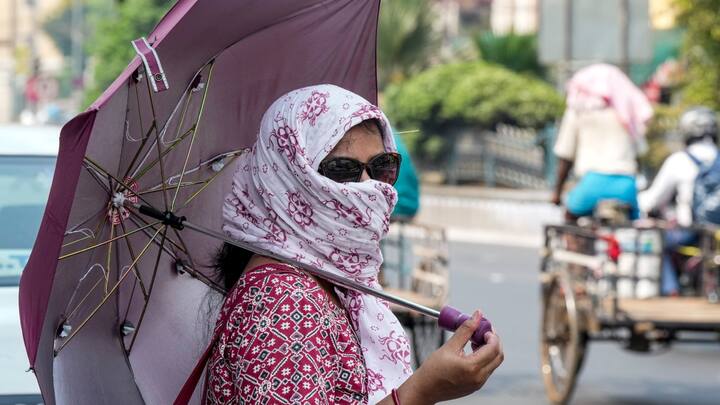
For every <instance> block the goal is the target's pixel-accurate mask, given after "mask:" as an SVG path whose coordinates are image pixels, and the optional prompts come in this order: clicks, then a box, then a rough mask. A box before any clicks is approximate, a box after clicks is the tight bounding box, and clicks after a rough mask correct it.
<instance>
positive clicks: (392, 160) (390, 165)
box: [318, 152, 402, 185]
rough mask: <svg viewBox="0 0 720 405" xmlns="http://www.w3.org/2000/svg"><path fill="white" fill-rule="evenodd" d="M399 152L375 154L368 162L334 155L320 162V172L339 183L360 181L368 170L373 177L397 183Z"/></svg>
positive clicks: (391, 183)
mask: <svg viewBox="0 0 720 405" xmlns="http://www.w3.org/2000/svg"><path fill="white" fill-rule="evenodd" d="M401 160H402V158H401V157H400V154H399V153H395V152H385V153H381V154H379V155H375V156H373V157H372V158H370V160H368V162H367V163H363V162H361V161H359V160H357V159H353V158H348V157H333V158H330V159H326V160H323V161H322V163H320V167H319V168H318V172H319V173H320V174H322V175H323V176H325V177H327V178H329V179H330V180H333V181H336V182H338V183H349V182H359V181H360V178H361V177H362V174H363V172H364V171H366V170H367V173H368V176H370V178H371V179H373V180H377V181H382V182H383V183H388V184H390V185H393V184H395V182H396V181H397V178H398V174H399V173H400V161H401Z"/></svg>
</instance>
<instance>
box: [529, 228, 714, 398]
mask: <svg viewBox="0 0 720 405" xmlns="http://www.w3.org/2000/svg"><path fill="white" fill-rule="evenodd" d="M693 230H694V231H696V232H697V233H698V235H699V245H698V246H699V247H695V248H686V249H684V250H685V252H684V253H685V254H687V255H690V256H692V257H691V258H692V259H693V260H691V262H692V263H693V264H692V271H691V272H690V274H689V275H687V274H686V275H685V280H684V283H685V285H684V288H683V293H682V295H681V296H679V297H668V296H661V295H660V285H661V283H662V272H661V271H660V266H661V264H662V261H663V260H667V258H663V243H664V242H663V241H664V232H665V230H664V229H663V228H661V227H658V226H648V227H644V228H639V227H633V226H631V225H630V224H627V223H625V224H619V223H598V222H595V223H593V224H590V225H587V226H575V225H559V226H555V225H551V226H547V227H546V228H545V245H544V248H543V249H542V261H541V268H540V271H541V285H542V294H541V297H542V317H541V322H542V323H541V334H540V335H541V342H540V352H541V353H540V354H541V373H542V376H543V380H544V384H545V388H546V393H547V397H548V399H549V400H550V401H551V402H552V403H555V404H566V403H568V402H569V401H570V398H571V396H572V393H573V389H574V388H575V385H576V382H577V379H578V376H579V374H580V370H581V368H582V365H583V361H584V359H585V354H586V352H587V350H588V345H589V344H590V343H591V342H593V341H616V342H619V343H621V344H622V345H624V348H625V349H627V350H631V351H636V352H651V351H654V350H657V349H658V348H661V347H665V348H668V347H670V345H671V344H672V343H674V342H693V343H708V344H719V343H720V304H718V303H717V301H718V293H719V291H718V274H719V273H718V270H719V268H720V232H719V231H717V230H715V229H707V228H693Z"/></svg>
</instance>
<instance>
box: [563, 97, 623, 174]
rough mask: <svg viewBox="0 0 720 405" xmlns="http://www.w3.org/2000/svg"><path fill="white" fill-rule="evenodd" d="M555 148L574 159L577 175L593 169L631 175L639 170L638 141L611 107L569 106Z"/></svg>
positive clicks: (600, 171) (606, 172)
mask: <svg viewBox="0 0 720 405" xmlns="http://www.w3.org/2000/svg"><path fill="white" fill-rule="evenodd" d="M553 151H554V152H555V155H557V156H558V157H560V158H562V159H565V160H570V161H572V162H574V165H573V167H574V171H575V174H576V175H577V176H578V177H580V176H582V175H584V174H585V173H587V172H590V171H592V172H598V173H604V174H628V175H634V174H635V173H636V172H637V161H636V159H635V158H636V147H635V142H634V141H633V139H632V137H631V136H630V134H629V133H628V132H627V130H625V127H624V126H623V125H622V123H621V122H620V120H619V119H618V117H617V114H616V113H615V111H614V110H613V109H612V108H600V109H589V110H581V111H576V110H575V109H572V108H568V109H567V110H566V111H565V115H564V116H563V119H562V123H561V124H560V130H559V131H558V137H557V141H556V142H555V148H554V149H553Z"/></svg>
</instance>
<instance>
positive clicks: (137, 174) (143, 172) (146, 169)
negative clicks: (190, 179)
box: [131, 126, 195, 180]
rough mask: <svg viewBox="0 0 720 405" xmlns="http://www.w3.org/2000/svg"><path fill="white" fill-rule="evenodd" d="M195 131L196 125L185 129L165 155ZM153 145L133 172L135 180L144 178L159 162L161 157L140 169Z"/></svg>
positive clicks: (166, 150)
mask: <svg viewBox="0 0 720 405" xmlns="http://www.w3.org/2000/svg"><path fill="white" fill-rule="evenodd" d="M193 131H195V127H194V126H192V127H190V129H188V130H187V131H185V133H183V134H182V135H181V136H180V137H179V138H177V139H175V140H174V141H173V142H172V143H171V144H170V145H169V146H168V147H167V148H166V149H165V150H164V151H163V157H164V156H165V155H167V154H168V153H170V152H171V151H172V150H173V149H175V148H176V147H177V146H178V144H180V142H182V141H184V140H185V138H187V136H188V135H190V133H192V132H193ZM154 146H155V145H153V147H154ZM153 147H150V148H149V149H148V151H147V152H146V153H145V157H144V158H143V160H142V162H140V164H139V165H138V167H137V168H136V169H135V172H134V173H133V174H132V176H131V177H132V178H133V179H134V180H139V179H140V178H142V177H143V176H144V175H146V174H147V173H148V172H149V171H150V169H152V168H153V167H155V165H156V164H157V163H158V162H159V159H158V158H155V159H154V160H153V161H152V162H150V163H148V165H147V166H145V167H143V168H142V169H140V167H141V166H142V165H143V164H144V163H145V160H146V159H147V158H148V157H149V156H150V153H151V151H152V148H153Z"/></svg>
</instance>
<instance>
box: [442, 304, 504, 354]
mask: <svg viewBox="0 0 720 405" xmlns="http://www.w3.org/2000/svg"><path fill="white" fill-rule="evenodd" d="M468 319H470V315H466V314H463V313H462V312H460V311H458V310H457V309H455V308H453V307H451V306H449V305H447V306H444V307H443V308H442V310H440V316H439V317H438V326H440V328H442V329H444V330H447V331H450V332H455V331H456V330H457V328H459V327H460V325H462V324H463V322H465V321H467V320H468ZM491 331H492V324H490V321H488V320H487V319H485V317H483V318H482V319H480V326H479V327H478V328H477V329H476V330H475V332H474V333H473V335H472V337H471V339H470V340H472V342H473V347H481V346H483V345H485V343H487V342H485V334H486V333H488V332H491Z"/></svg>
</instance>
